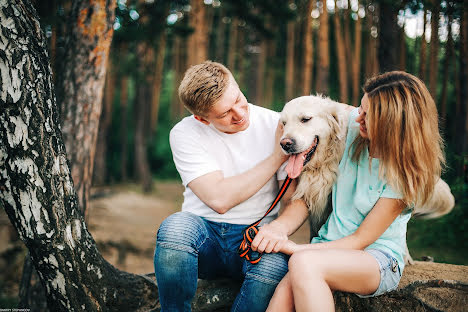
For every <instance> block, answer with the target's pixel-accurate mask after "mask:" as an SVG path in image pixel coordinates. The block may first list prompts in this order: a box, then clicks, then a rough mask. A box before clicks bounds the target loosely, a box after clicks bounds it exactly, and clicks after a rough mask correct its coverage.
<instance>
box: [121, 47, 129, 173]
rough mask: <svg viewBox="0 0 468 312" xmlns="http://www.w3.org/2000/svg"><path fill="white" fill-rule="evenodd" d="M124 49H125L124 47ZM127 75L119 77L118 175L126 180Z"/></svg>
mask: <svg viewBox="0 0 468 312" xmlns="http://www.w3.org/2000/svg"><path fill="white" fill-rule="evenodd" d="M125 50H126V49H125ZM125 50H124V51H125ZM128 111H129V110H128V76H127V75H125V74H123V75H122V76H121V78H120V138H121V140H122V144H121V147H120V157H121V159H120V177H121V180H122V181H127V179H128V171H127V163H128V138H127V136H128Z"/></svg>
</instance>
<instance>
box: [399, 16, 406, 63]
mask: <svg viewBox="0 0 468 312" xmlns="http://www.w3.org/2000/svg"><path fill="white" fill-rule="evenodd" d="M403 18H404V17H403ZM405 22H406V21H405ZM405 22H403V26H402V27H401V28H400V30H399V32H398V37H399V38H400V40H399V47H398V50H399V52H400V53H399V55H398V63H399V66H398V68H399V69H400V70H402V71H406V33H405V24H404V23H405Z"/></svg>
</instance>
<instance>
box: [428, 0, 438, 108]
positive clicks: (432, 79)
mask: <svg viewBox="0 0 468 312" xmlns="http://www.w3.org/2000/svg"><path fill="white" fill-rule="evenodd" d="M439 12H440V1H438V0H433V1H432V12H431V46H430V52H429V53H430V60H429V64H430V66H429V91H430V92H431V95H432V97H433V98H434V100H435V101H436V103H437V77H438V76H439V60H438V55H439Z"/></svg>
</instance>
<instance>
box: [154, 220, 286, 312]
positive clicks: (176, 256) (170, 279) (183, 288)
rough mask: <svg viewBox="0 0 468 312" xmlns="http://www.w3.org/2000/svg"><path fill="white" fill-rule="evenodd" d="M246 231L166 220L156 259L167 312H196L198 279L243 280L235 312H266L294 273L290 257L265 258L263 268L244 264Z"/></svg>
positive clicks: (203, 222) (224, 225) (204, 222)
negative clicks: (281, 285) (278, 288)
mask: <svg viewBox="0 0 468 312" xmlns="http://www.w3.org/2000/svg"><path fill="white" fill-rule="evenodd" d="M245 227H246V225H238V224H229V223H218V222H211V221H208V220H205V219H204V218H201V217H199V216H196V215H194V214H192V213H189V212H178V213H175V214H173V215H171V216H169V217H168V218H167V219H166V220H164V222H163V223H162V224H161V226H160V228H159V231H158V235H157V240H156V250H155V254H154V268H155V273H156V281H157V283H158V289H159V300H160V303H161V311H162V312H165V311H167V312H174V311H190V310H191V306H190V304H191V301H192V299H193V297H194V296H195V292H196V290H197V279H198V278H201V279H217V278H231V279H234V280H239V281H242V280H243V283H242V287H241V289H240V292H239V294H238V295H237V297H236V299H235V301H234V304H233V306H232V307H231V311H253V312H255V311H265V310H266V308H267V307H268V303H269V301H270V299H271V297H272V296H273V293H274V291H275V288H276V285H278V283H279V282H280V281H281V279H282V278H283V276H284V275H285V274H286V272H287V271H288V258H289V257H288V256H286V255H284V254H281V253H276V254H273V253H272V254H264V255H263V256H262V260H260V262H259V263H257V264H251V263H249V262H248V261H245V260H244V259H242V258H240V257H239V255H238V254H237V248H238V247H239V245H240V243H241V241H242V234H243V230H244V229H245Z"/></svg>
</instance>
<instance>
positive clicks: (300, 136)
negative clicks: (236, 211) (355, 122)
mask: <svg viewBox="0 0 468 312" xmlns="http://www.w3.org/2000/svg"><path fill="white" fill-rule="evenodd" d="M304 118H305V119H304ZM307 118H310V120H307V121H306V122H303V121H304V120H306V119H307ZM348 120H349V109H348V106H347V105H344V104H340V103H337V102H334V101H332V100H331V99H329V98H325V97H322V96H303V97H299V98H296V99H293V100H291V101H290V102H288V103H287V104H286V105H285V106H284V108H283V111H282V112H281V122H283V124H284V131H283V137H282V139H285V138H286V139H289V140H292V142H294V148H293V150H292V151H288V153H301V152H303V151H306V150H307V149H309V148H310V146H311V145H312V144H313V141H314V137H315V136H318V137H319V143H318V146H317V148H316V150H315V153H314V154H313V156H312V158H311V159H310V161H309V162H308V163H307V164H306V165H305V166H304V168H303V169H302V172H301V175H300V176H299V182H298V185H297V188H296V191H295V193H294V195H293V198H292V199H293V200H295V199H303V200H304V201H305V203H306V204H307V206H308V208H309V211H310V216H311V217H310V221H311V233H312V234H313V235H315V234H316V233H317V232H318V230H319V229H320V227H321V226H322V225H323V223H324V222H325V221H326V219H327V218H328V215H329V214H330V212H331V205H328V208H327V201H328V198H329V194H330V193H331V190H332V186H333V184H334V183H335V180H336V177H337V174H338V165H339V162H340V160H341V158H342V156H343V152H344V147H345V141H346V134H347V126H348ZM454 204H455V199H454V197H453V195H452V193H451V192H450V188H449V186H448V185H447V183H445V182H444V181H443V180H442V179H439V180H438V182H437V183H436V185H435V188H434V192H433V193H432V195H431V197H430V198H429V200H428V201H427V202H426V203H425V204H424V205H423V206H420V207H415V208H414V210H413V214H414V215H415V216H422V217H425V218H436V217H439V216H442V215H444V214H447V213H449V212H450V211H451V210H452V208H453V206H454ZM407 256H409V254H408V255H407ZM407 260H409V261H411V258H407Z"/></svg>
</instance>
